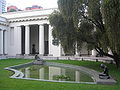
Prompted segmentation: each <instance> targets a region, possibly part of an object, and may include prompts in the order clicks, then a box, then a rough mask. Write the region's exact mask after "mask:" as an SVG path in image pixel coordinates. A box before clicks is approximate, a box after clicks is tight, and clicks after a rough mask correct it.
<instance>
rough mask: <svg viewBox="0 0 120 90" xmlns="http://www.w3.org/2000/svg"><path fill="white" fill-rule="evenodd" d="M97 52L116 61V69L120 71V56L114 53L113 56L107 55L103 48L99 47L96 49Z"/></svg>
mask: <svg viewBox="0 0 120 90" xmlns="http://www.w3.org/2000/svg"><path fill="white" fill-rule="evenodd" d="M96 51H97V52H98V53H99V54H102V55H104V56H107V57H110V58H112V59H113V60H114V61H115V64H116V67H117V68H118V69H120V55H118V54H117V53H113V55H110V54H108V53H105V52H104V51H103V50H102V49H101V48H99V47H96Z"/></svg>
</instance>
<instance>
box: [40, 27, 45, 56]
mask: <svg viewBox="0 0 120 90" xmlns="http://www.w3.org/2000/svg"><path fill="white" fill-rule="evenodd" d="M39 54H40V55H44V25H39Z"/></svg>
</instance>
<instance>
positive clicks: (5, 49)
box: [4, 30, 8, 54]
mask: <svg viewBox="0 0 120 90" xmlns="http://www.w3.org/2000/svg"><path fill="white" fill-rule="evenodd" d="M4 35H5V36H4V54H7V52H8V51H7V45H8V43H7V37H8V33H7V30H5V31H4Z"/></svg>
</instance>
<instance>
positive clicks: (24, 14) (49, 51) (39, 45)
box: [0, 9, 61, 56]
mask: <svg viewBox="0 0 120 90" xmlns="http://www.w3.org/2000/svg"><path fill="white" fill-rule="evenodd" d="M54 10H55V9H46V10H36V11H20V12H10V13H4V14H1V15H0V16H2V17H4V19H5V18H6V20H7V21H6V23H8V25H7V26H6V29H1V30H0V31H1V33H3V31H4V30H6V31H7V35H6V36H4V37H6V39H7V43H6V44H1V46H0V47H1V49H0V50H1V53H0V54H7V55H11V56H15V55H19V54H20V55H21V54H22V55H29V54H33V48H34V49H35V52H36V53H37V54H39V55H50V56H61V46H60V45H58V46H55V45H53V44H52V40H53V37H52V27H51V26H50V24H49V20H48V16H49V14H51V13H52V12H53V11H54ZM1 22H2V21H1ZM0 28H2V27H0ZM0 36H1V37H2V38H1V40H0V41H1V42H2V43H3V41H4V39H3V34H1V35H0ZM4 45H7V48H6V49H5V50H3V49H4V47H3V46H4ZM3 51H4V52H3Z"/></svg>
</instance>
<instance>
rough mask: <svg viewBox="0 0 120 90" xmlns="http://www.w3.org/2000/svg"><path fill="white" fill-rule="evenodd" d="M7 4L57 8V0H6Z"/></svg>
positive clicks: (23, 6) (20, 7) (20, 6)
mask: <svg viewBox="0 0 120 90" xmlns="http://www.w3.org/2000/svg"><path fill="white" fill-rule="evenodd" d="M6 3H7V6H10V5H15V6H17V7H18V8H19V9H25V7H31V6H32V5H38V6H42V7H43V8H44V9H45V8H57V0H6Z"/></svg>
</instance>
